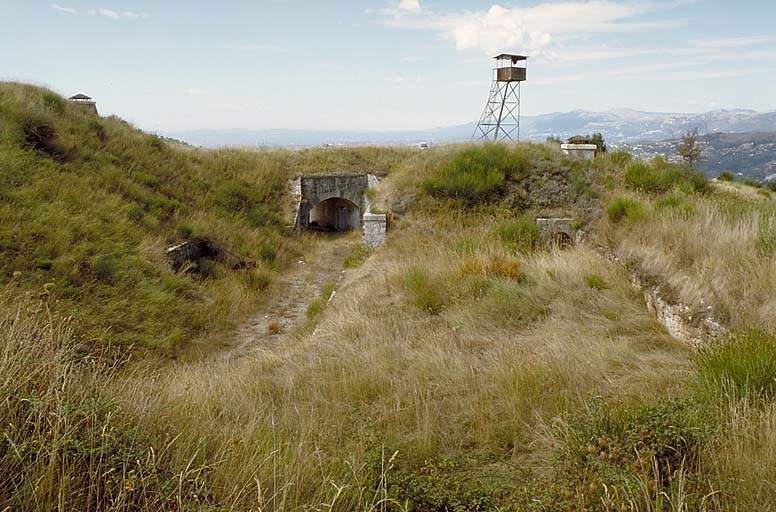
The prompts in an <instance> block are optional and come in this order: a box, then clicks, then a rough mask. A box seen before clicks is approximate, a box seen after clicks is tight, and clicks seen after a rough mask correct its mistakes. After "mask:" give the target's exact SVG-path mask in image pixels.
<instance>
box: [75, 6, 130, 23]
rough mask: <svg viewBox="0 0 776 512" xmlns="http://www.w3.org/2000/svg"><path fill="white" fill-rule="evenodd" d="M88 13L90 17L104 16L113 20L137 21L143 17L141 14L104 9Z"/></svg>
mask: <svg viewBox="0 0 776 512" xmlns="http://www.w3.org/2000/svg"><path fill="white" fill-rule="evenodd" d="M86 13H87V14H88V15H89V16H104V17H106V18H110V19H112V20H137V19H139V18H140V17H141V15H140V14H138V13H136V12H134V11H114V10H112V9H105V8H104V7H99V8H97V9H89V10H88V11H86Z"/></svg>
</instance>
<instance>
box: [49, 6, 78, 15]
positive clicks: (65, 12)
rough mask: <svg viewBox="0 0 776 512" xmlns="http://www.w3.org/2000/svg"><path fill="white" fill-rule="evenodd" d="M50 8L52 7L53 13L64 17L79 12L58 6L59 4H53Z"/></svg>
mask: <svg viewBox="0 0 776 512" xmlns="http://www.w3.org/2000/svg"><path fill="white" fill-rule="evenodd" d="M49 7H51V9H52V10H53V11H55V12H58V13H59V14H62V15H64V16H68V15H70V14H76V13H77V12H78V11H76V10H75V9H73V8H72V7H62V6H61V5H58V4H51V5H49Z"/></svg>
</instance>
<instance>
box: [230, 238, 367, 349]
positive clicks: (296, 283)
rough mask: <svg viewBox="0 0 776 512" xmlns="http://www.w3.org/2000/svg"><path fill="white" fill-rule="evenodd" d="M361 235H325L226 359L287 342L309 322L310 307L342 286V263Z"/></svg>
mask: <svg viewBox="0 0 776 512" xmlns="http://www.w3.org/2000/svg"><path fill="white" fill-rule="evenodd" d="M359 241H360V233H358V232H351V233H346V234H332V235H324V234H321V235H320V236H319V239H318V240H317V241H316V246H315V247H314V249H313V251H311V252H312V254H310V255H309V256H308V257H307V259H306V260H303V261H298V262H296V263H295V264H294V266H293V267H292V268H291V269H289V270H288V271H287V272H286V273H285V274H284V275H283V276H282V277H281V278H280V279H279V280H278V281H277V282H276V283H275V284H274V285H273V294H272V298H271V299H270V301H269V302H268V303H267V304H264V305H263V306H261V308H260V309H259V310H258V311H256V313H255V314H254V315H253V316H252V317H251V318H249V319H248V320H247V321H246V322H245V323H244V324H243V325H242V326H241V327H239V328H238V330H237V332H236V334H235V340H234V342H233V348H232V349H230V350H227V351H226V352H225V353H224V354H223V357H224V359H235V358H237V357H240V356H242V355H244V354H246V353H248V352H249V351H250V350H251V349H252V348H254V347H258V346H266V345H267V344H270V343H272V344H274V343H280V342H282V341H284V339H285V338H287V337H288V336H289V335H290V334H291V333H293V331H294V329H295V327H297V326H298V325H301V324H302V322H304V321H305V319H306V315H307V306H308V305H309V304H310V302H312V301H313V300H315V299H317V298H318V297H319V296H320V294H321V291H322V290H323V287H324V286H326V285H327V284H329V283H338V282H339V280H340V279H341V278H342V274H343V270H342V262H343V260H344V259H345V257H346V256H347V255H348V253H349V252H350V250H351V248H352V247H353V245H354V244H357V243H359ZM270 326H273V327H279V331H280V332H279V333H277V332H275V333H270Z"/></svg>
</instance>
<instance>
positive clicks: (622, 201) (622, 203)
mask: <svg viewBox="0 0 776 512" xmlns="http://www.w3.org/2000/svg"><path fill="white" fill-rule="evenodd" d="M606 216H607V217H609V220H611V221H612V222H614V223H619V222H622V221H623V220H638V219H641V218H643V217H644V216H645V212H644V207H643V206H642V204H641V203H640V202H639V201H637V200H635V199H629V198H626V197H616V198H614V199H612V200H611V201H610V202H609V205H608V206H607V207H606Z"/></svg>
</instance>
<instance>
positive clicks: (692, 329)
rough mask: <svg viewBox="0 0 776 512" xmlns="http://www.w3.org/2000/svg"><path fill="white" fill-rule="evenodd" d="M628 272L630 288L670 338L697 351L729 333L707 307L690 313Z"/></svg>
mask: <svg viewBox="0 0 776 512" xmlns="http://www.w3.org/2000/svg"><path fill="white" fill-rule="evenodd" d="M598 251H599V253H601V254H603V255H604V256H605V257H606V259H608V260H610V261H614V262H616V263H618V264H620V265H622V266H623V267H625V268H626V269H627V266H626V265H625V264H624V263H623V262H622V261H621V260H620V258H618V257H617V255H615V254H614V253H613V252H612V251H611V250H609V249H607V248H604V247H600V246H599V247H598ZM627 270H628V278H629V279H630V282H631V284H632V285H633V286H634V287H636V288H638V289H639V290H640V291H641V292H642V293H643V294H644V304H645V305H646V307H647V310H648V311H649V312H650V313H652V314H653V315H655V318H656V319H657V321H658V322H660V324H661V325H663V327H665V328H666V331H668V334H670V335H671V337H672V338H674V339H676V340H679V341H682V342H684V343H687V344H689V345H692V346H694V347H700V346H703V345H704V344H705V343H707V342H708V341H710V340H714V339H717V338H720V337H722V336H725V335H726V334H727V333H728V330H727V328H726V327H725V326H724V325H722V324H721V323H719V322H718V321H717V320H716V319H715V318H714V316H713V314H712V310H711V307H710V306H709V307H707V308H706V310H701V311H697V310H696V311H693V309H692V308H690V307H689V306H687V305H686V304H682V303H681V302H678V301H671V300H669V299H667V298H666V297H667V296H668V294H666V293H665V290H663V289H662V288H661V287H660V286H655V285H653V284H649V283H647V282H646V281H645V280H644V279H642V278H641V277H640V276H639V274H638V272H636V271H635V270H634V269H627Z"/></svg>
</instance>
